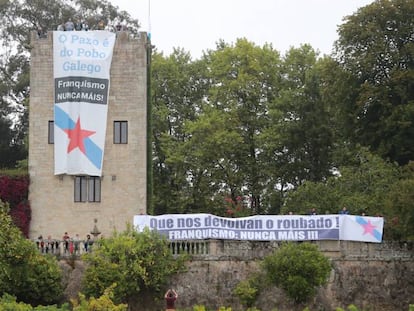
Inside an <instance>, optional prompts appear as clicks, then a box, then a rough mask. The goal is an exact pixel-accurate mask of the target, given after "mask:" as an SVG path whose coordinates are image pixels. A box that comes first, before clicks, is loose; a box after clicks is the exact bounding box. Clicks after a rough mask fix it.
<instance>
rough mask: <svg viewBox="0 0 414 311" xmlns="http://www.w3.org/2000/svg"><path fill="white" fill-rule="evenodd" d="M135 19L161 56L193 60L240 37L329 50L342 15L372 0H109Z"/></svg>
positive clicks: (286, 46) (286, 47) (280, 45)
mask: <svg viewBox="0 0 414 311" xmlns="http://www.w3.org/2000/svg"><path fill="white" fill-rule="evenodd" d="M110 2H111V3H112V4H113V5H115V6H118V7H119V8H120V9H121V10H125V11H127V12H128V13H129V14H130V15H131V16H132V17H133V18H136V19H138V20H139V21H140V24H141V31H145V32H147V33H151V42H152V44H153V45H155V47H156V49H157V51H158V52H163V53H164V56H166V55H169V54H171V53H172V52H173V48H183V49H184V50H185V51H187V52H190V54H191V56H192V57H193V59H196V58H199V57H200V56H202V52H203V51H207V50H215V49H216V43H217V42H218V41H219V40H224V42H226V43H228V44H234V43H235V42H236V40H237V39H238V38H246V39H247V40H249V41H250V42H253V43H254V44H256V45H258V46H263V45H264V44H265V43H270V44H272V46H273V48H274V49H276V50H278V51H279V52H280V53H282V54H284V53H286V51H287V50H289V48H291V47H295V48H297V47H299V46H300V45H301V44H305V43H308V44H310V45H311V46H312V47H313V48H314V49H315V50H318V51H319V52H320V54H321V55H323V54H330V53H331V51H332V47H333V43H334V41H335V40H336V39H337V38H338V35H337V27H338V25H340V24H342V23H343V18H344V17H345V16H348V15H352V14H354V13H355V12H356V11H357V10H358V8H361V7H363V6H366V5H368V4H370V3H372V2H374V1H373V0H110Z"/></svg>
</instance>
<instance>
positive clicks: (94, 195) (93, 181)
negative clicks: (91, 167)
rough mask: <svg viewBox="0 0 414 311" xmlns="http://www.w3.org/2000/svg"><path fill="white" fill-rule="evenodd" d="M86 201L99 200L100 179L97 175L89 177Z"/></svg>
mask: <svg viewBox="0 0 414 311" xmlns="http://www.w3.org/2000/svg"><path fill="white" fill-rule="evenodd" d="M88 201H89V202H101V179H100V178H99V177H89V181H88Z"/></svg>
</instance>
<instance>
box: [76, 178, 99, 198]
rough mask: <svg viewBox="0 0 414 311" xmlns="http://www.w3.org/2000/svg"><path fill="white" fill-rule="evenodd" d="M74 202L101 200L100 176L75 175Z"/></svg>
mask: <svg viewBox="0 0 414 311" xmlns="http://www.w3.org/2000/svg"><path fill="white" fill-rule="evenodd" d="M75 202H101V178H100V177H97V176H76V177H75Z"/></svg>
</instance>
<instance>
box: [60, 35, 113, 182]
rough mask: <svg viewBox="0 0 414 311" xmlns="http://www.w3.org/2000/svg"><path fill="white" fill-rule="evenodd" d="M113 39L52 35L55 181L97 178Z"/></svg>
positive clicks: (103, 145)
mask: <svg viewBox="0 0 414 311" xmlns="http://www.w3.org/2000/svg"><path fill="white" fill-rule="evenodd" d="M114 44H115V34H114V33H112V32H109V31H54V32H53V61H54V65H53V72H54V82H55V94H54V95H55V96H54V98H55V103H54V122H55V131H54V132H55V137H54V139H55V141H54V142H55V175H58V174H68V175H90V176H101V175H102V161H103V155H104V147H105V135H106V122H107V114H108V94H109V77H110V68H111V61H112V54H113V47H114Z"/></svg>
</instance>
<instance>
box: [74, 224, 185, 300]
mask: <svg viewBox="0 0 414 311" xmlns="http://www.w3.org/2000/svg"><path fill="white" fill-rule="evenodd" d="M84 260H85V261H86V262H87V263H88V268H87V269H86V271H85V275H84V278H83V281H82V284H83V291H82V292H83V293H85V295H86V296H87V297H98V296H100V295H102V294H104V292H105V290H106V289H107V288H109V287H111V286H113V285H115V286H114V290H113V291H114V294H113V297H114V302H116V303H121V302H123V303H128V302H129V301H131V300H133V299H134V298H136V297H139V294H140V293H142V292H159V291H160V290H161V289H162V288H163V286H164V285H165V284H166V283H167V281H168V278H169V277H170V276H171V275H173V274H175V273H177V272H178V271H181V269H183V268H184V260H185V258H184V257H177V258H174V257H173V255H172V253H171V251H170V249H169V247H168V242H167V240H166V239H165V237H163V236H161V235H159V234H158V233H157V232H156V231H150V230H148V229H145V230H144V231H143V232H137V231H136V230H134V229H133V228H132V227H131V226H129V227H128V229H127V230H126V231H124V232H122V233H116V232H115V233H114V234H113V236H112V237H109V238H105V239H102V240H101V241H100V242H99V247H97V248H96V249H94V251H93V252H92V253H88V254H86V255H85V256H84Z"/></svg>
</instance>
